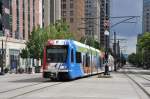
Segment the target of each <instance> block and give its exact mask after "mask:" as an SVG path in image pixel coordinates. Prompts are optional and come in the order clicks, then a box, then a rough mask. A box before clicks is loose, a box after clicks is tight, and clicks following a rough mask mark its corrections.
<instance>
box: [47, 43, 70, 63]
mask: <svg viewBox="0 0 150 99" xmlns="http://www.w3.org/2000/svg"><path fill="white" fill-rule="evenodd" d="M67 49H68V47H67V46H64V45H59V46H58V45H52V46H47V51H46V52H47V62H48V63H65V62H66V60H67Z"/></svg>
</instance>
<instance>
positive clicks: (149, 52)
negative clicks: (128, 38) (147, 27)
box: [137, 32, 150, 68]
mask: <svg viewBox="0 0 150 99" xmlns="http://www.w3.org/2000/svg"><path fill="white" fill-rule="evenodd" d="M137 45H138V47H139V49H140V52H139V53H141V55H140V56H139V57H138V58H139V60H140V61H142V62H141V63H142V64H143V66H144V67H146V68H150V33H148V32H147V33H144V34H143V36H142V37H141V38H140V39H139V40H138V44H137Z"/></svg>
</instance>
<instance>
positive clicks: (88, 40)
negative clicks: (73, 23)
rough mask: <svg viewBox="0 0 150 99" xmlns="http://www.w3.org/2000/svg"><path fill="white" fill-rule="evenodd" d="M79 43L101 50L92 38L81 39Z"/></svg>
mask: <svg viewBox="0 0 150 99" xmlns="http://www.w3.org/2000/svg"><path fill="white" fill-rule="evenodd" d="M80 42H81V43H84V44H86V45H89V46H92V47H94V48H96V49H101V48H100V46H99V45H100V44H99V42H98V41H96V40H95V39H93V38H92V37H81V39H80Z"/></svg>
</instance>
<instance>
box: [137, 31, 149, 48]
mask: <svg viewBox="0 0 150 99" xmlns="http://www.w3.org/2000/svg"><path fill="white" fill-rule="evenodd" d="M138 45H139V47H140V48H144V49H147V50H150V33H144V35H143V36H142V37H141V38H140V39H139V41H138Z"/></svg>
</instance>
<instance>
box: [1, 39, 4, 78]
mask: <svg viewBox="0 0 150 99" xmlns="http://www.w3.org/2000/svg"><path fill="white" fill-rule="evenodd" d="M3 46H4V43H3V39H2V61H1V62H2V65H1V74H2V75H3V74H4V47H3Z"/></svg>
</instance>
